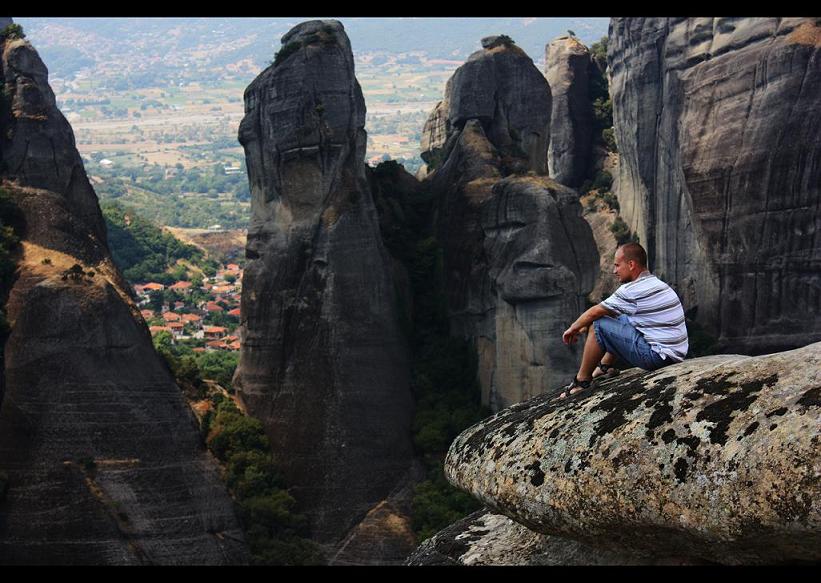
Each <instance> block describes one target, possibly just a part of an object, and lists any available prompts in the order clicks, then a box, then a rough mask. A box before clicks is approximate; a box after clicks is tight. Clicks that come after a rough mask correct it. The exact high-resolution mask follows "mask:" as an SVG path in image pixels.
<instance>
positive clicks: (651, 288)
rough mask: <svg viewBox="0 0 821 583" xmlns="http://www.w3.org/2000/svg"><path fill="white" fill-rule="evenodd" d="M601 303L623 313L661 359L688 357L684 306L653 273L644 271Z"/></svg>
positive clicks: (676, 359)
mask: <svg viewBox="0 0 821 583" xmlns="http://www.w3.org/2000/svg"><path fill="white" fill-rule="evenodd" d="M601 305H602V306H604V307H605V308H607V309H608V310H610V311H612V312H617V313H619V314H625V315H626V316H627V319H628V320H629V321H630V323H631V324H632V325H633V326H634V327H635V328H636V330H638V331H639V332H640V333H641V335H642V336H644V339H645V340H647V344H649V345H650V348H652V349H653V350H654V351H655V352H657V353H658V354H660V355H661V356H662V358H670V359H672V360H673V361H674V362H681V361H682V360H684V357H685V356H687V349H688V347H689V343H688V340H687V326H686V325H685V324H684V308H682V307H681V301H680V300H679V299H678V295H676V292H674V291H673V288H671V287H670V286H669V285H667V284H666V283H664V282H663V281H661V280H660V279H659V278H657V277H656V276H655V275H653V274H652V273H650V272H647V271H645V272H644V273H643V274H642V275H640V276H639V277H638V278H637V279H636V280H634V281H630V282H628V283H625V284H623V285H622V286H621V287H620V288H619V289H617V290H616V291H615V293H613V295H612V296H610V297H609V298H607V299H606V300H604V301H603V302H601Z"/></svg>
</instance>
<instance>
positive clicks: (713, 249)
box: [608, 18, 821, 354]
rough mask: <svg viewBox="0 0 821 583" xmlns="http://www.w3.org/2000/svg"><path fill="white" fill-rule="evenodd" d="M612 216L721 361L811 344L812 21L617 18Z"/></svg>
mask: <svg viewBox="0 0 821 583" xmlns="http://www.w3.org/2000/svg"><path fill="white" fill-rule="evenodd" d="M608 65H609V70H610V75H611V85H610V89H611V95H612V99H613V116H614V122H615V130H616V141H617V142H618V144H619V152H620V155H621V166H620V171H619V176H618V183H619V184H618V191H619V202H620V204H621V214H622V216H623V218H624V219H625V221H627V222H628V224H629V225H630V227H631V229H632V230H633V231H634V232H637V233H638V235H639V237H640V239H641V242H642V243H643V244H645V245H646V247H647V250H648V254H649V256H650V262H651V265H652V266H653V268H654V271H655V272H656V273H657V274H659V276H660V277H662V278H664V279H665V281H668V282H670V284H671V285H673V287H675V288H676V290H677V291H678V293H679V294H680V295H681V296H682V300H683V303H684V304H685V306H688V307H690V308H692V307H696V306H697V308H698V312H697V318H696V319H697V321H698V322H699V323H700V324H701V325H702V326H703V327H704V328H706V329H707V330H708V331H709V332H710V333H712V334H713V335H715V336H716V337H718V339H719V344H720V347H722V348H723V350H725V351H731V352H739V351H740V352H745V353H750V354H758V353H762V352H767V351H772V350H783V349H786V348H794V347H797V346H802V345H804V344H806V343H807V342H812V341H816V340H819V339H821V313H819V311H818V309H817V308H818V305H819V301H821V298H819V287H818V281H819V277H820V276H821V244H819V239H818V236H817V231H818V225H819V221H820V220H821V210H819V209H820V207H819V205H818V201H819V200H821V191H819V185H821V139H819V136H821V109H819V107H818V102H819V99H820V98H821V19H819V18H614V19H613V20H612V21H611V25H610V41H609V49H608Z"/></svg>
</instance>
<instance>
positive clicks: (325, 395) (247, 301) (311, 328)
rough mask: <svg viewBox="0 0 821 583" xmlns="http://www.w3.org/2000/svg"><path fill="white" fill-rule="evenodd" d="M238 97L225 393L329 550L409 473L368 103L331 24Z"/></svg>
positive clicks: (399, 354) (344, 41) (298, 35)
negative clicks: (238, 223) (237, 221)
mask: <svg viewBox="0 0 821 583" xmlns="http://www.w3.org/2000/svg"><path fill="white" fill-rule="evenodd" d="M282 44H283V51H284V53H288V51H292V52H290V54H288V56H286V57H285V58H284V59H281V62H280V63H278V64H276V65H273V66H271V67H269V68H268V69H266V70H265V71H263V72H262V73H261V74H260V75H259V76H258V77H257V79H255V80H254V82H253V83H251V85H250V86H249V87H248V89H247V90H246V92H245V106H246V114H245V117H244V119H243V120H242V123H241V125H240V129H239V139H240V142H241V143H242V145H243V146H244V148H245V153H246V159H247V164H248V172H249V179H250V184H251V193H252V205H251V211H252V218H251V224H250V227H249V230H248V243H247V247H246V256H247V257H248V259H249V261H248V264H247V266H246V269H245V274H244V278H243V294H242V326H241V335H242V336H241V338H242V352H241V356H240V364H239V367H238V369H237V373H236V376H235V385H236V386H237V387H239V394H240V395H241V398H242V400H243V401H244V402H245V403H246V405H247V407H248V410H249V412H250V413H251V414H252V415H254V416H255V417H258V418H260V419H261V420H262V421H263V423H264V425H265V428H266V431H267V432H268V434H269V436H270V437H271V442H272V448H273V450H274V452H275V458H276V460H277V463H278V464H279V465H280V466H281V467H282V469H283V472H284V474H285V478H286V481H287V483H288V484H289V486H291V492H292V494H293V495H294V496H295V497H296V498H297V500H299V501H300V502H301V503H302V507H303V509H304V511H305V512H306V513H307V514H308V516H309V518H310V521H311V526H312V532H313V536H314V538H315V539H317V540H319V541H321V542H325V543H328V544H333V543H336V542H339V541H340V540H342V538H343V537H344V536H345V534H346V533H347V532H348V531H349V530H350V529H351V528H352V527H353V526H354V525H355V524H356V523H357V522H358V521H359V520H361V519H362V518H363V517H364V516H365V515H366V513H368V511H369V510H371V508H372V507H373V506H374V505H376V504H377V503H379V502H380V501H382V500H384V499H385V498H386V496H387V495H388V494H389V493H390V492H391V491H392V490H393V488H394V486H395V485H396V483H397V481H398V480H399V479H400V477H401V476H402V475H403V473H404V472H405V471H406V470H407V468H408V465H409V463H410V459H411V443H410V424H411V419H412V416H413V403H412V399H411V395H410V392H409V379H408V375H409V363H408V360H409V357H408V349H407V346H406V341H405V339H404V337H403V335H402V333H401V330H400V327H399V313H398V309H397V305H396V297H397V289H396V285H395V282H394V279H393V276H392V267H391V259H390V257H389V256H388V254H387V252H386V251H385V249H384V247H383V245H382V242H381V239H380V234H379V224H378V217H377V213H376V209H375V207H374V203H373V200H372V197H371V193H370V191H369V188H368V184H367V181H366V176H365V165H364V155H365V144H366V136H365V132H364V129H363V127H364V123H365V104H364V100H363V97H362V92H361V90H360V87H359V83H358V82H357V81H356V78H355V77H354V65H353V56H352V54H351V48H350V43H349V41H348V38H347V36H346V34H345V32H344V29H343V27H342V25H341V24H340V23H338V22H336V21H312V22H306V23H302V24H300V25H298V26H296V27H295V28H294V29H292V30H291V31H290V32H289V33H288V34H286V35H285V36H284V37H283V38H282Z"/></svg>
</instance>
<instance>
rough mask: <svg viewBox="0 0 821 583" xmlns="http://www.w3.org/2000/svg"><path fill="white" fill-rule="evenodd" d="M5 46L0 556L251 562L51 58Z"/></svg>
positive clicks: (0, 136) (0, 171) (0, 166)
mask: <svg viewBox="0 0 821 583" xmlns="http://www.w3.org/2000/svg"><path fill="white" fill-rule="evenodd" d="M0 53H2V60H0V79H2V81H3V88H4V96H5V98H4V101H3V102H0V189H2V190H4V191H6V192H7V193H8V194H9V195H10V198H11V200H12V201H13V204H14V206H16V207H17V218H16V219H14V220H13V221H12V223H13V224H14V226H15V227H16V229H17V232H18V233H19V235H20V236H21V239H22V241H21V245H20V249H19V250H18V251H17V253H16V256H15V259H16V260H17V272H16V275H17V277H16V279H15V280H14V281H13V282H12V283H11V286H10V289H3V290H2V294H0V296H2V297H3V300H4V302H5V305H4V306H3V308H4V312H5V315H6V318H7V320H8V322H9V324H10V332H9V334H8V338H7V340H6V342H5V346H4V358H3V363H4V365H5V370H4V371H3V372H4V374H3V380H4V382H5V395H3V394H2V390H0V397H2V405H1V406H0V473H2V474H4V476H3V478H4V479H3V482H4V484H3V486H6V485H7V486H8V490H7V492H3V490H4V489H5V488H4V487H0V497H3V494H5V496H4V499H0V564H209V565H219V564H236V563H243V562H247V560H248V551H247V548H246V546H245V542H244V538H243V534H242V530H241V529H240V527H239V523H238V521H237V518H236V516H235V514H234V508H233V501H232V500H231V498H230V497H229V495H228V492H227V491H226V488H225V485H224V484H223V482H222V481H221V479H220V477H219V474H218V472H217V467H216V465H215V464H214V462H213V458H211V457H210V455H209V454H208V452H207V451H206V449H205V446H204V444H203V442H202V438H201V437H200V434H199V427H198V425H197V423H196V421H195V418H194V415H193V413H192V412H191V410H190V409H189V407H188V406H187V404H186V403H185V401H184V399H183V396H182V393H181V392H180V390H179V388H178V387H177V386H176V384H175V383H174V379H173V377H172V376H171V373H170V371H169V370H168V366H167V365H166V364H165V362H164V361H163V360H162V359H161V357H160V356H159V355H158V354H157V353H156V352H155V351H154V348H153V346H152V343H151V336H150V334H149V332H148V328H147V326H146V325H145V322H144V321H143V319H142V317H141V316H140V313H139V310H138V309H137V307H136V306H135V304H134V303H133V302H132V301H131V299H130V297H129V288H128V284H127V283H126V281H125V280H124V279H123V277H122V275H121V274H120V272H119V271H118V270H117V268H116V266H115V265H114V262H113V260H112V258H111V254H110V252H109V250H108V246H107V244H106V228H105V223H104V221H103V217H102V214H101V212H100V208H99V206H98V203H97V197H96V194H95V193H94V190H93V189H92V187H91V185H90V184H89V181H88V178H87V177H86V173H85V170H84V168H83V164H82V161H81V159H80V155H79V153H78V152H77V150H76V148H75V145H74V135H73V132H72V130H71V127H70V126H69V124H68V122H67V121H66V120H65V118H64V117H63V116H62V114H61V113H60V112H59V110H58V109H57V108H56V106H55V100H54V94H53V93H52V91H51V89H50V87H49V86H48V79H47V71H46V67H45V65H43V63H42V61H41V60H40V57H39V56H38V54H37V52H36V51H35V50H34V48H33V47H32V46H31V45H30V44H29V43H28V42H27V41H25V40H22V39H13V40H12V39H8V40H6V41H5V42H3V41H0ZM6 208H7V203H5V202H4V213H5V210H6ZM6 226H8V225H6ZM6 479H7V482H6Z"/></svg>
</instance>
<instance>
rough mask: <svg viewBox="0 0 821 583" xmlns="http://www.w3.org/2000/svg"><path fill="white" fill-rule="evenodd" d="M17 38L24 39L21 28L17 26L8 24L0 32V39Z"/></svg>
mask: <svg viewBox="0 0 821 583" xmlns="http://www.w3.org/2000/svg"><path fill="white" fill-rule="evenodd" d="M18 38H26V35H25V33H24V32H23V27H22V26H20V25H19V24H14V23H12V24H9V25H8V26H7V27H6V28H4V29H3V30H2V31H0V39H8V40H14V39H18Z"/></svg>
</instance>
